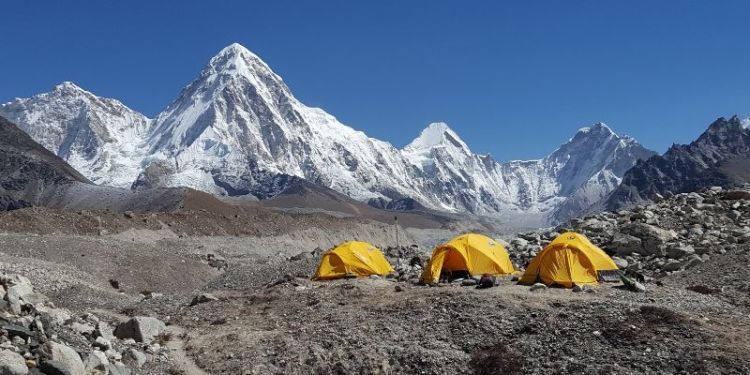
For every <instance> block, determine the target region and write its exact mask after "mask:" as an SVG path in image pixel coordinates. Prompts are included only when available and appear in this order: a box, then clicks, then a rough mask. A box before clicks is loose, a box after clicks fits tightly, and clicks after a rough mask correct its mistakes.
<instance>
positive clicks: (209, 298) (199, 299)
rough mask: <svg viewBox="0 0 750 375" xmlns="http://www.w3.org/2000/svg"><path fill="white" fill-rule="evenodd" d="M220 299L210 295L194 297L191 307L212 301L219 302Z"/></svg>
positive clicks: (204, 294)
mask: <svg viewBox="0 0 750 375" xmlns="http://www.w3.org/2000/svg"><path fill="white" fill-rule="evenodd" d="M218 300H219V299H218V298H217V297H216V296H214V295H213V294H210V293H201V294H199V295H197V296H195V297H193V300H192V301H190V306H195V305H198V304H201V303H207V302H212V301H218Z"/></svg>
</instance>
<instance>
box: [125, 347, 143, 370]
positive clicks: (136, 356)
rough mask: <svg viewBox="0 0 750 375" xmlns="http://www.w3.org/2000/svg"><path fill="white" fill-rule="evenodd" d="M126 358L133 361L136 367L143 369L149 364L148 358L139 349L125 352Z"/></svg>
mask: <svg viewBox="0 0 750 375" xmlns="http://www.w3.org/2000/svg"><path fill="white" fill-rule="evenodd" d="M125 354H126V357H127V358H130V359H131V360H133V362H134V363H135V365H136V366H138V367H143V365H145V364H146V362H148V356H147V355H146V354H145V353H143V352H141V351H140V350H137V349H128V351H127V352H125Z"/></svg>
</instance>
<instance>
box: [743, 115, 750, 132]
mask: <svg viewBox="0 0 750 375" xmlns="http://www.w3.org/2000/svg"><path fill="white" fill-rule="evenodd" d="M742 127H743V128H745V129H750V117H748V118H746V119H744V120H742Z"/></svg>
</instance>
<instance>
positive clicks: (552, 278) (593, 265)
mask: <svg viewBox="0 0 750 375" xmlns="http://www.w3.org/2000/svg"><path fill="white" fill-rule="evenodd" d="M617 269H618V268H617V265H615V262H614V261H612V258H610V257H609V255H607V253H605V252H604V251H603V250H602V249H600V248H598V247H596V245H594V244H593V243H591V241H589V239H588V238H586V236H584V235H582V234H580V233H574V232H566V233H563V234H561V235H559V236H557V238H555V240H554V241H552V242H551V243H550V244H549V245H547V247H545V248H544V250H542V252H540V253H539V254H537V256H536V257H534V259H532V260H531V263H529V266H528V267H527V268H526V272H524V274H523V276H522V277H521V280H520V283H521V284H533V283H536V282H542V283H545V284H547V285H560V286H564V287H566V288H570V287H572V286H573V285H574V284H580V285H582V284H598V282H599V280H600V272H602V271H604V273H606V271H617ZM618 279H619V277H618Z"/></svg>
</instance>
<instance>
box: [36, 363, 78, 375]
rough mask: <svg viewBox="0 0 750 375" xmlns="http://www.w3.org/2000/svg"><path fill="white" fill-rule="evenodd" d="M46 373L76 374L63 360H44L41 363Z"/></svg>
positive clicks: (46, 374) (50, 374)
mask: <svg viewBox="0 0 750 375" xmlns="http://www.w3.org/2000/svg"><path fill="white" fill-rule="evenodd" d="M39 370H41V371H42V373H43V374H44V375H74V374H75V373H74V372H72V371H71V370H70V368H69V367H68V365H67V364H65V363H64V362H61V361H52V360H50V361H44V362H42V363H41V364H40V365H39Z"/></svg>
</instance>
